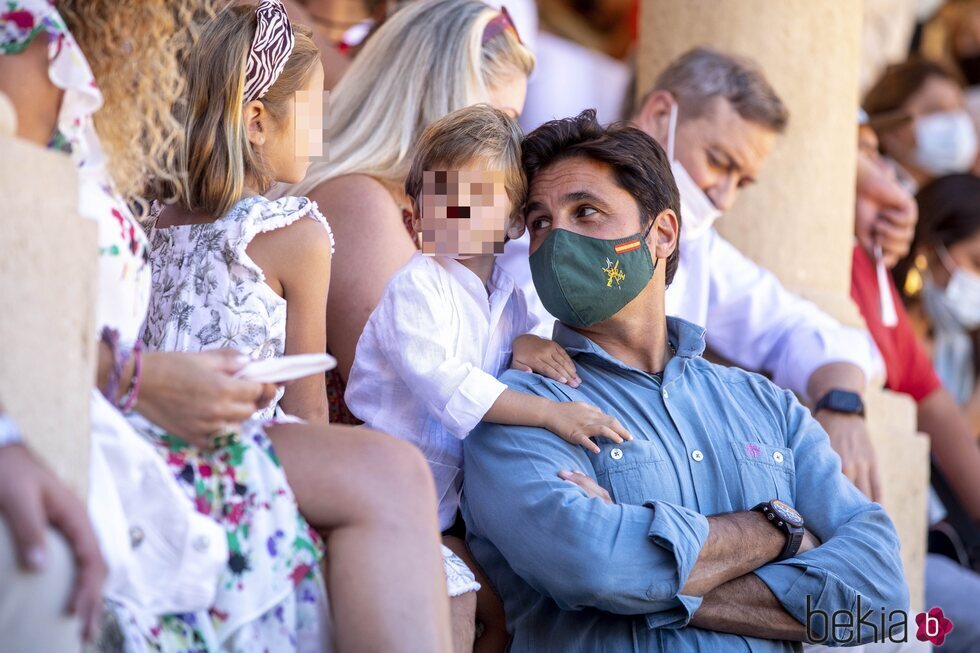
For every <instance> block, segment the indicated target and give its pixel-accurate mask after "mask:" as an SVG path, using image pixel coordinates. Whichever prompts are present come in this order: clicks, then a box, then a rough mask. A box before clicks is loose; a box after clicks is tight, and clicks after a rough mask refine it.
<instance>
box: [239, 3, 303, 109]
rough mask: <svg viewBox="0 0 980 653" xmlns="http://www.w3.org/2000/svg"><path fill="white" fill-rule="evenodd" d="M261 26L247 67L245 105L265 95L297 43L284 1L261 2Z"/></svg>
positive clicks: (259, 12)
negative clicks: (283, 4)
mask: <svg viewBox="0 0 980 653" xmlns="http://www.w3.org/2000/svg"><path fill="white" fill-rule="evenodd" d="M255 16H256V18H257V19H258V26H257V27H256V28H255V38H253V39H252V47H251V49H249V51H248V62H247V63H246V64H245V103H246V104H247V103H249V102H251V101H252V100H258V99H261V98H262V97H264V96H265V94H266V93H268V92H269V89H270V88H272V85H273V84H275V82H276V80H277V79H278V78H279V75H280V74H281V73H282V69H283V68H285V67H286V61H288V60H289V55H290V54H292V52H293V45H294V44H295V42H296V39H295V37H294V36H293V28H292V26H291V25H290V24H289V16H287V15H286V8H285V7H283V6H282V2H281V0H262V1H261V2H259V6H258V7H256V9H255Z"/></svg>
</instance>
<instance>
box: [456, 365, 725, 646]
mask: <svg viewBox="0 0 980 653" xmlns="http://www.w3.org/2000/svg"><path fill="white" fill-rule="evenodd" d="M511 386H512V387H514V386H513V384H511ZM515 389H520V388H515ZM463 450H464V460H465V469H466V476H465V479H464V493H463V496H464V515H465V516H466V522H467V526H468V528H469V530H470V536H471V537H479V538H484V539H486V540H488V541H490V542H491V543H492V544H493V546H494V547H495V548H496V549H497V551H499V552H500V554H501V555H502V556H503V558H504V559H505V560H506V563H507V564H508V565H509V566H510V568H511V569H513V571H514V572H515V573H516V574H517V575H519V576H520V577H521V578H522V579H523V580H524V581H525V582H526V583H527V584H529V585H530V586H532V587H533V588H534V589H535V591H537V592H539V593H540V594H543V595H545V596H548V597H550V598H551V599H552V600H554V601H555V603H556V604H558V606H559V607H560V608H562V609H564V610H576V609H582V608H586V607H591V608H596V609H600V610H605V611H607V612H611V613H616V614H628V615H645V616H646V619H647V623H648V624H650V625H651V627H671V626H673V627H680V626H683V625H685V624H687V622H688V621H689V620H690V618H691V616H692V615H693V613H694V611H695V610H697V608H698V607H699V605H700V598H698V597H688V596H682V595H679V592H680V588H681V587H683V586H684V584H685V583H686V581H687V578H688V576H689V574H690V573H691V569H692V568H693V566H694V563H695V561H696V560H697V557H698V554H699V552H700V550H701V547H702V546H703V545H704V542H705V539H706V538H707V535H708V522H707V519H706V518H705V517H704V516H703V515H701V514H698V513H696V512H694V511H692V510H688V509H686V508H683V507H680V506H676V505H672V504H668V503H663V502H659V501H653V502H651V503H648V504H647V505H645V506H637V505H609V504H606V503H605V502H604V501H602V500H600V499H597V498H592V497H589V496H587V495H586V494H585V493H584V492H583V491H582V490H581V489H580V488H578V487H577V486H575V485H573V484H571V483H568V482H566V481H563V480H562V479H560V478H559V477H558V476H557V473H558V471H559V470H561V469H578V470H581V471H583V472H585V473H587V474H590V475H591V476H593V478H595V472H594V469H593V466H592V463H591V460H590V458H589V456H588V455H587V454H586V453H585V451H584V450H583V449H582V448H580V447H573V446H571V445H569V444H567V443H565V442H564V441H563V440H561V439H560V438H559V437H557V436H555V435H553V434H551V433H549V432H548V431H545V430H542V429H537V428H531V427H513V426H503V425H495V424H482V425H481V426H479V427H478V428H477V429H476V430H475V431H474V432H473V433H472V434H471V435H470V437H469V438H467V439H466V440H465V441H464V446H463Z"/></svg>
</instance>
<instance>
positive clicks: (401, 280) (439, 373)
mask: <svg viewBox="0 0 980 653" xmlns="http://www.w3.org/2000/svg"><path fill="white" fill-rule="evenodd" d="M487 286H488V288H484V286H483V283H482V282H481V281H480V279H479V277H477V276H476V274H474V273H473V272H471V271H470V270H469V269H467V268H466V267H464V266H463V265H462V264H460V263H459V262H458V261H456V260H453V259H451V258H446V257H441V256H436V257H431V256H423V255H422V254H415V255H414V256H413V257H412V259H411V260H410V261H409V262H408V263H407V264H406V265H405V267H403V268H402V269H401V270H399V271H398V272H397V273H396V274H395V276H394V277H392V278H391V281H389V282H388V286H387V288H385V293H384V295H383V296H382V298H381V302H380V303H379V304H378V306H377V308H375V309H374V312H373V313H371V317H370V318H369V319H368V322H367V326H365V327H364V332H363V333H362V334H361V339H360V340H359V341H358V343H357V351H356V353H355V356H354V366H353V368H352V369H351V373H350V378H349V380H348V381H347V391H346V394H345V395H344V399H345V400H346V402H347V406H348V408H350V410H351V412H352V413H353V414H354V415H356V416H357V417H358V419H361V420H363V421H364V423H365V425H366V426H368V427H369V428H372V429H376V430H379V431H383V432H385V433H390V434H391V435H394V436H396V437H399V438H402V439H404V440H408V441H409V442H412V443H414V444H415V445H416V446H418V448H419V449H421V450H422V453H423V454H424V455H425V457H426V459H427V460H428V461H429V466H430V467H431V468H432V474H433V476H434V478H435V483H436V494H437V496H438V497H439V524H440V528H441V529H442V530H445V529H447V528H449V527H450V526H451V525H452V523H453V520H454V519H455V517H456V510H457V507H458V505H459V492H460V489H461V487H462V481H463V475H462V469H461V468H462V464H463V443H462V439H463V438H465V437H466V436H467V435H468V434H469V432H470V431H471V430H472V429H473V428H474V427H475V426H476V425H477V424H479V423H480V420H482V419H483V416H484V415H485V414H486V413H487V411H488V410H490V407H491V406H492V405H493V403H494V402H495V401H496V400H497V398H498V397H499V396H500V394H501V393H502V392H503V391H504V390H505V389H506V386H505V385H504V384H503V383H501V382H500V381H498V380H497V379H496V377H497V375H498V374H500V373H501V372H503V371H504V370H505V369H506V368H507V366H508V365H509V364H510V358H511V351H512V347H513V342H514V338H516V337H517V336H519V335H522V334H524V333H527V332H528V331H530V329H531V328H532V326H533V323H532V321H531V320H530V319H529V317H528V312H527V304H526V303H525V301H524V295H523V293H521V291H520V289H518V288H517V287H516V285H515V284H514V281H513V280H512V279H511V278H510V276H509V275H508V274H507V273H506V272H504V271H503V269H501V267H500V266H494V270H493V272H492V273H491V275H490V278H489V280H488V284H487ZM488 290H489V297H488Z"/></svg>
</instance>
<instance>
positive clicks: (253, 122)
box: [242, 100, 269, 147]
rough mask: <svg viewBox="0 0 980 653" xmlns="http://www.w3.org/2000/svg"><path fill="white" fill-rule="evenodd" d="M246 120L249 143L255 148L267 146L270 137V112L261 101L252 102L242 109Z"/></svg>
mask: <svg viewBox="0 0 980 653" xmlns="http://www.w3.org/2000/svg"><path fill="white" fill-rule="evenodd" d="M242 115H243V118H244V120H245V133H246V134H247V135H248V142H249V143H251V144H252V145H253V146H259V147H261V146H262V145H265V139H266V136H268V127H269V125H268V123H269V112H268V111H266V109H265V105H264V104H262V101H261V100H252V101H251V102H249V103H248V104H246V105H245V106H244V107H243V109H242Z"/></svg>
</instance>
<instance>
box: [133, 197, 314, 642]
mask: <svg viewBox="0 0 980 653" xmlns="http://www.w3.org/2000/svg"><path fill="white" fill-rule="evenodd" d="M303 218H306V219H311V220H315V221H317V222H319V223H320V224H322V225H323V227H324V228H325V229H326V230H327V232H328V233H329V231H330V228H329V226H328V225H327V222H326V220H324V218H323V216H322V215H320V212H319V211H318V210H317V208H316V204H315V203H314V202H311V201H310V200H308V199H306V198H302V197H284V198H281V199H279V200H276V201H269V200H267V199H266V198H264V197H261V196H253V197H249V198H245V199H243V200H241V201H239V202H238V203H237V204H235V205H234V206H233V207H232V208H231V210H230V211H229V212H228V213H227V214H226V215H224V216H222V217H221V218H219V219H218V220H215V221H214V222H212V223H205V224H194V225H180V226H174V227H168V228H162V229H156V228H154V229H153V230H152V231H151V232H150V237H149V240H150V260H151V261H152V268H153V272H152V284H151V286H152V288H151V292H150V307H149V310H148V312H147V316H146V321H145V323H144V326H143V331H142V335H141V338H142V341H143V343H144V344H145V345H146V349H147V350H151V351H152V350H157V351H191V352H197V351H205V350H209V349H218V348H223V347H231V348H235V349H239V350H240V351H242V352H243V353H244V354H246V355H250V356H252V357H255V358H268V357H273V356H282V355H283V354H284V352H285V344H286V301H285V299H283V298H282V297H280V296H279V295H277V294H276V293H275V292H274V291H273V290H272V288H270V287H269V286H268V285H267V284H266V283H265V275H264V274H263V272H262V269H261V268H260V267H259V266H258V265H256V264H255V262H254V261H252V259H251V258H250V257H249V256H248V253H247V251H246V250H247V248H248V245H249V243H251V241H252V240H253V239H254V238H255V236H257V235H258V234H261V233H266V232H269V231H272V230H275V229H282V228H285V227H287V226H289V225H290V224H292V223H294V222H296V221H297V220H301V219H303ZM331 242H332V238H331ZM281 396H282V390H280V392H279V395H278V396H277V397H276V401H275V402H273V404H272V405H271V406H270V407H268V408H266V409H264V410H263V411H260V412H258V413H256V415H254V416H253V419H252V420H251V421H249V422H246V423H245V424H243V425H242V428H241V432H240V433H238V434H234V435H233V436H232V437H231V438H230V441H229V443H228V444H227V445H225V446H222V447H220V448H219V449H217V450H216V451H214V452H203V451H200V450H197V449H195V448H194V447H191V446H189V445H188V444H187V443H186V442H184V441H182V440H179V439H177V438H174V437H172V436H170V435H168V434H167V433H166V432H164V431H163V430H162V429H159V428H157V427H155V426H153V425H151V424H149V423H148V422H146V421H145V420H141V421H140V422H139V426H138V428H139V430H140V431H141V432H142V433H144V434H146V435H147V437H149V438H151V440H153V441H154V442H155V443H156V444H157V446H158V447H159V448H160V450H161V453H163V454H164V455H165V456H166V458H167V463H168V465H169V466H170V467H171V469H172V470H173V472H174V474H175V475H176V476H177V478H178V479H179V480H180V482H181V485H182V486H183V487H184V489H185V490H186V492H187V497H188V499H190V500H191V501H193V502H194V504H195V506H196V507H197V510H198V511H199V512H200V513H202V514H205V515H208V516H210V517H211V518H213V519H214V520H216V521H217V522H218V523H219V524H222V525H223V526H224V527H225V530H226V531H227V534H228V547H229V558H228V566H227V569H226V570H225V573H224V574H223V575H222V579H221V582H220V585H219V589H218V598H217V600H216V601H215V605H214V607H213V608H212V609H211V611H210V614H209V615H208V619H207V626H208V627H207V628H206V629H204V630H206V631H209V632H210V633H212V634H213V635H214V636H215V637H216V639H217V641H219V642H221V643H222V645H223V646H224V647H225V650H230V651H253V650H254V651H266V650H267V651H291V650H303V651H305V650H310V651H319V650H322V647H323V646H324V642H323V633H324V632H325V623H324V620H325V618H326V594H325V591H324V585H323V578H322V575H321V572H320V568H319V562H320V560H321V558H322V557H323V544H322V542H321V540H320V539H319V537H318V536H317V534H316V533H315V532H314V531H313V530H312V529H311V528H310V527H309V526H308V525H307V523H306V521H305V520H304V519H303V518H302V517H301V516H300V515H299V513H298V511H297V507H296V501H295V498H294V497H293V494H292V491H291V490H290V489H289V486H288V485H287V483H286V478H285V475H284V474H283V471H282V468H281V466H280V464H279V459H278V458H277V456H276V453H275V450H274V449H273V447H272V444H271V442H270V441H269V438H268V437H267V436H266V434H265V432H264V430H263V428H262V425H263V424H264V423H267V422H268V421H269V420H270V419H271V418H272V416H273V411H274V409H275V404H276V403H278V399H279V398H280V397H281ZM171 623H172V625H177V626H178V631H182V632H181V635H182V636H183V637H184V638H189V639H191V640H192V641H196V638H197V637H199V636H200V635H201V633H202V629H201V627H200V626H201V619H200V615H188V618H186V619H185V618H179V619H178V620H177V621H174V622H171ZM165 650H169V649H165ZM206 650H210V649H206Z"/></svg>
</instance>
